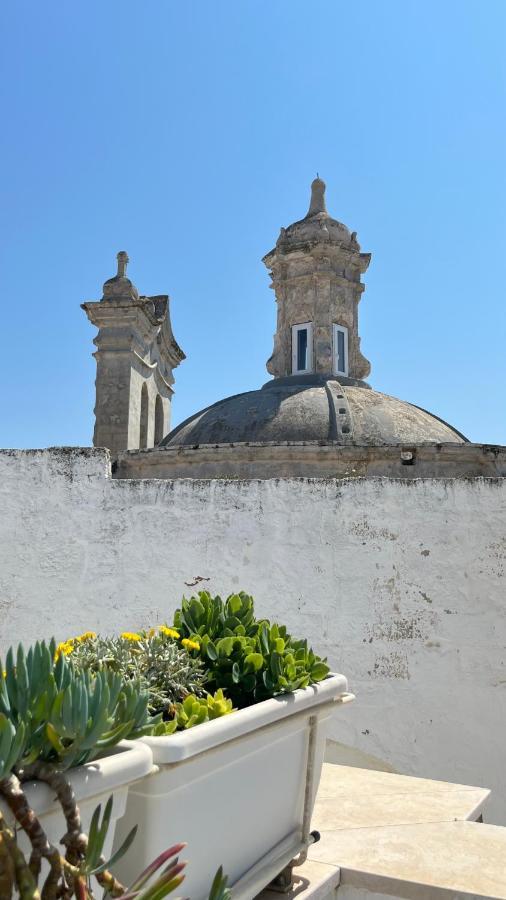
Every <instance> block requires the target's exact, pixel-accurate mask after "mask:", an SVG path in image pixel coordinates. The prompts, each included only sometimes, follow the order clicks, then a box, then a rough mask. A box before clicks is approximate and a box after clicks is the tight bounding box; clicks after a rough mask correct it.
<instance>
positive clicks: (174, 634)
mask: <svg viewBox="0 0 506 900" xmlns="http://www.w3.org/2000/svg"><path fill="white" fill-rule="evenodd" d="M158 631H159V632H160V634H164V635H165V637H170V638H175V639H176V640H177V639H178V638H179V631H176V629H175V628H167V625H160V627H159V629H158Z"/></svg>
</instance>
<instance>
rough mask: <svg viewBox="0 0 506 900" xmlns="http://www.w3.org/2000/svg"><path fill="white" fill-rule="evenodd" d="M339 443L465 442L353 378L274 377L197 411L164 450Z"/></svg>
mask: <svg viewBox="0 0 506 900" xmlns="http://www.w3.org/2000/svg"><path fill="white" fill-rule="evenodd" d="M287 441H294V442H320V443H321V442H328V441H332V442H337V443H340V444H343V445H348V446H349V445H356V446H367V445H369V446H381V445H383V446H384V445H391V444H423V443H436V444H440V443H454V444H455V443H456V444H462V443H465V442H467V438H465V437H464V435H462V434H460V432H459V431H457V430H456V429H454V428H452V427H451V425H448V424H447V423H446V422H444V421H443V420H442V419H439V418H438V417H437V416H434V415H432V414H431V413H429V412H427V411H426V410H424V409H420V408H419V407H417V406H413V405H412V404H411V403H407V402H405V401H403V400H397V399H396V398H395V397H390V396H388V395H387V394H381V393H379V392H378V391H373V390H372V389H371V388H369V386H367V385H365V384H364V383H363V382H362V384H360V383H357V382H356V381H354V380H352V379H344V378H340V379H339V380H338V379H336V378H325V377H322V376H314V375H313V376H303V377H300V376H299V377H287V378H276V379H273V380H272V381H269V382H267V384H265V385H264V386H263V388H261V389H260V390H258V391H248V392H246V393H244V394H236V395H235V396H233V397H227V398H226V399H225V400H220V401H219V402H218V403H215V404H213V405H212V406H209V407H207V409H203V410H201V411H200V412H197V413H195V415H193V416H191V417H190V418H189V419H187V420H186V421H185V422H183V423H182V424H181V425H179V426H178V427H177V428H175V429H174V430H173V431H172V432H171V433H170V434H168V435H167V437H166V438H165V439H164V440H163V441H162V442H161V446H162V447H196V446H197V445H202V444H236V443H271V442H272V443H282V442H287Z"/></svg>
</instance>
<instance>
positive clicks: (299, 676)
mask: <svg viewBox="0 0 506 900" xmlns="http://www.w3.org/2000/svg"><path fill="white" fill-rule="evenodd" d="M174 626H175V627H176V628H177V629H178V631H179V632H180V633H181V635H184V636H185V637H187V638H190V639H192V640H196V641H197V642H198V644H199V646H200V650H199V653H200V656H201V658H202V660H203V662H204V665H205V667H206V670H207V682H206V687H207V689H208V690H210V691H213V690H216V689H219V688H222V689H223V690H224V691H225V692H226V694H227V696H229V697H230V698H231V699H232V700H233V703H234V705H235V706H238V707H242V706H248V705H249V704H251V703H256V702H258V701H260V700H264V699H266V698H268V697H273V696H275V695H276V694H282V693H288V692H291V691H295V690H297V689H298V688H304V687H307V686H308V685H309V684H314V683H315V682H317V681H321V680H322V679H323V678H325V677H326V676H327V675H328V673H329V667H328V665H327V663H326V661H325V660H323V659H321V658H320V657H319V656H317V655H316V654H315V653H313V651H312V650H311V649H310V648H309V647H308V645H307V641H304V640H296V639H294V638H293V637H292V636H291V635H290V634H288V632H287V629H286V628H285V626H280V625H276V624H271V623H270V622H269V620H268V619H256V617H255V611H254V601H253V598H252V597H251V596H250V595H249V594H245V593H243V592H241V593H240V594H231V595H230V596H229V597H228V598H227V600H226V601H225V602H223V600H222V599H221V597H212V596H211V595H210V594H209V593H208V592H207V591H201V592H200V593H199V594H198V596H197V597H191V598H190V599H189V600H186V599H183V601H182V604H181V608H180V609H178V610H177V611H176V613H175V615H174Z"/></svg>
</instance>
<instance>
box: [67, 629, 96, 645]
mask: <svg viewBox="0 0 506 900" xmlns="http://www.w3.org/2000/svg"><path fill="white" fill-rule="evenodd" d="M96 636H97V635H96V632H95V631H85V632H84V634H80V635H79V637H76V638H73V640H74V641H79V643H81V642H82V641H89V640H91V638H96Z"/></svg>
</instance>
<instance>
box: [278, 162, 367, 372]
mask: <svg viewBox="0 0 506 900" xmlns="http://www.w3.org/2000/svg"><path fill="white" fill-rule="evenodd" d="M370 258H371V257H370V254H369V253H361V252H360V245H359V244H358V242H357V239H356V233H355V232H353V233H350V231H349V230H348V228H347V227H346V226H345V225H343V224H342V223H341V222H338V221H337V220H336V219H333V218H332V217H331V216H330V215H329V213H328V212H327V208H326V205H325V183H324V182H323V181H322V180H321V178H316V179H315V180H314V181H313V184H312V185H311V201H310V206H309V211H308V213H307V215H306V216H305V218H304V219H301V220H300V221H298V222H294V224H293V225H290V226H289V227H288V228H282V229H281V233H280V236H279V238H278V241H277V243H276V246H275V248H274V249H273V250H271V251H270V253H268V254H267V255H266V256H265V257H264V260H263V262H264V263H265V265H266V266H267V268H268V269H269V270H270V272H271V278H272V287H273V289H274V291H275V294H276V301H277V305H278V315H277V330H276V334H275V337H274V352H273V354H272V356H271V358H270V359H269V361H268V363H267V370H268V372H270V374H271V375H273V376H274V377H275V378H283V377H286V376H289V375H295V374H307V373H312V374H315V375H320V376H322V377H332V376H336V377H339V376H342V377H347V378H349V379H352V380H358V381H361V380H362V379H363V378H366V377H367V375H368V374H369V372H370V364H369V362H368V360H367V359H365V357H364V356H363V355H362V353H361V351H360V337H359V334H358V303H359V301H360V297H361V295H362V292H363V290H364V285H363V284H362V283H361V281H360V277H361V275H362V273H363V272H365V271H366V269H367V266H368V265H369V262H370ZM302 326H306V328H305V329H304V328H303V327H302ZM301 332H302V333H301ZM296 342H299V346H296ZM304 342H307V343H308V346H309V349H308V350H307V351H306V353H305V356H304V346H303V345H304ZM301 354H302V355H301ZM303 365H305V366H306V368H305V369H304V368H303Z"/></svg>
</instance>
